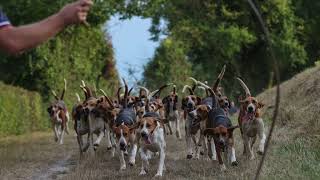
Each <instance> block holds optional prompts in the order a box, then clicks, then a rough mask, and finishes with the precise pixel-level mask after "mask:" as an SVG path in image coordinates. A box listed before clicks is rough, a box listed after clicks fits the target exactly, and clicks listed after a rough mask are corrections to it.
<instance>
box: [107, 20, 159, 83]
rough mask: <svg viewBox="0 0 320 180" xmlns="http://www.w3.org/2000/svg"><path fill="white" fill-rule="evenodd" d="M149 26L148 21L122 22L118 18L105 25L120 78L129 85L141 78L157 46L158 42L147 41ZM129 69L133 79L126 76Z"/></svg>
mask: <svg viewBox="0 0 320 180" xmlns="http://www.w3.org/2000/svg"><path fill="white" fill-rule="evenodd" d="M150 26H151V20H150V19H141V18H139V17H133V18H131V19H130V20H124V21H123V20H119V18H118V16H114V17H112V18H111V20H110V21H109V22H108V24H107V30H108V32H109V35H110V36H111V40H112V44H113V48H114V52H115V58H116V62H117V68H118V71H119V73H120V77H124V78H126V79H128V81H129V83H130V84H133V83H134V80H135V78H137V79H141V78H142V73H143V66H144V65H145V64H146V63H147V62H148V60H149V59H150V58H151V57H153V54H154V51H155V49H156V47H158V45H159V43H158V42H153V41H151V40H149V39H150V37H151V35H150V33H149V31H148V29H149V28H150ZM130 67H132V68H133V69H134V70H135V72H136V73H135V75H134V76H135V78H133V77H129V75H128V70H129V68H130Z"/></svg>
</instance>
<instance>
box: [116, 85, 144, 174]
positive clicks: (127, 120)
mask: <svg viewBox="0 0 320 180" xmlns="http://www.w3.org/2000/svg"><path fill="white" fill-rule="evenodd" d="M123 82H124V84H125V93H124V99H123V101H121V102H122V107H123V108H122V109H121V111H120V112H119V114H118V115H117V118H116V120H115V122H114V125H113V127H112V129H113V132H114V134H115V135H116V140H117V145H116V147H117V152H118V153H119V158H120V170H124V169H126V162H125V159H124V155H125V153H127V149H128V147H129V146H130V147H131V151H130V157H129V165H132V166H133V165H134V164H135V158H136V153H137V150H138V146H137V139H136V126H134V125H135V124H136V113H135V110H134V107H133V106H128V103H129V101H128V95H129V92H128V85H127V83H126V81H125V80H124V79H123Z"/></svg>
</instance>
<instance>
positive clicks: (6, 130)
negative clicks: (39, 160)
mask: <svg viewBox="0 0 320 180" xmlns="http://www.w3.org/2000/svg"><path fill="white" fill-rule="evenodd" d="M0 89H1V91H0V135H1V136H3V135H10V134H15V135H18V134H23V133H26V132H31V131H37V130H45V129H47V128H48V127H49V121H48V118H47V117H46V113H45V112H44V109H46V108H43V107H44V104H43V102H42V98H41V96H40V94H39V93H37V92H31V91H27V90H24V89H22V88H19V87H13V86H10V85H5V84H4V83H2V82H0Z"/></svg>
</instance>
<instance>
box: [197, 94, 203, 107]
mask: <svg viewBox="0 0 320 180" xmlns="http://www.w3.org/2000/svg"><path fill="white" fill-rule="evenodd" d="M201 101H202V99H201V97H199V96H197V105H200V104H201Z"/></svg>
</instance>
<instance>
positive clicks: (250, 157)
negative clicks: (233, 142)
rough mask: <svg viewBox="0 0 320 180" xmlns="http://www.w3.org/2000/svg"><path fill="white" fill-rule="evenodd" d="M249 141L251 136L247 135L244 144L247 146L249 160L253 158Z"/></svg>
mask: <svg viewBox="0 0 320 180" xmlns="http://www.w3.org/2000/svg"><path fill="white" fill-rule="evenodd" d="M251 141H252V138H249V137H247V140H246V146H247V147H248V152H249V160H253V159H254V153H253V147H252V146H251Z"/></svg>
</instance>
